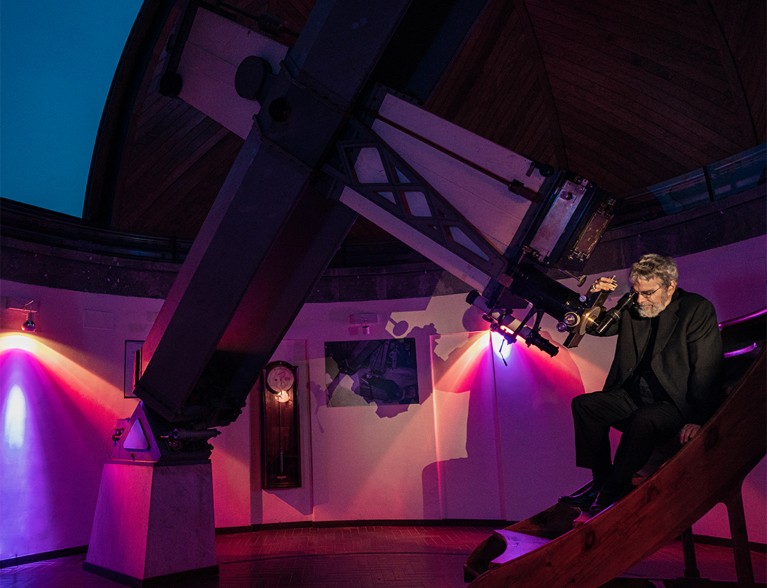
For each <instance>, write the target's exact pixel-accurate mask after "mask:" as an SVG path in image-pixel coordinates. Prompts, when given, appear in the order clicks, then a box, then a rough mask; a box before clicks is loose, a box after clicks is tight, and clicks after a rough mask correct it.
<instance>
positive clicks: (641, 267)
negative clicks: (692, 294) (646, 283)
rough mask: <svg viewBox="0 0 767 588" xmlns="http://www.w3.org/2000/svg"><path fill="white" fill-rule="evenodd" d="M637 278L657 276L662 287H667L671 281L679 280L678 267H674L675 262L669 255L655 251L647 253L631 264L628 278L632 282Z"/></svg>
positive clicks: (647, 278) (649, 278)
mask: <svg viewBox="0 0 767 588" xmlns="http://www.w3.org/2000/svg"><path fill="white" fill-rule="evenodd" d="M638 278H643V279H645V280H651V279H652V278H658V280H660V283H661V284H662V285H663V287H664V288H668V287H669V286H670V285H671V282H674V283H677V282H679V269H678V268H677V267H676V262H675V261H674V260H673V259H671V258H670V257H665V256H663V255H658V254H657V253H647V254H645V255H643V256H642V257H640V258H639V261H637V262H636V263H635V264H634V265H632V266H631V273H630V274H629V279H630V280H631V282H632V283H634V282H636V281H637V279H638Z"/></svg>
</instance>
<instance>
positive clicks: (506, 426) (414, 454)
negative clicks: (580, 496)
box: [0, 237, 767, 560]
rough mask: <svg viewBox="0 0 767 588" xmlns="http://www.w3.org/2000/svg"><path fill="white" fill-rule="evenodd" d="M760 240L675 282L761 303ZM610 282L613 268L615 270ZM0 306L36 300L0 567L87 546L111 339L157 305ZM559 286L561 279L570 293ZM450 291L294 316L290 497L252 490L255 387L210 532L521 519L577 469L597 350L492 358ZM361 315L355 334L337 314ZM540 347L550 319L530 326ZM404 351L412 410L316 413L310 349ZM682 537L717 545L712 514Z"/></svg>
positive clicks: (8, 477) (6, 348)
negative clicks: (372, 318)
mask: <svg viewBox="0 0 767 588" xmlns="http://www.w3.org/2000/svg"><path fill="white" fill-rule="evenodd" d="M766 245H767V239H766V238H765V237H760V238H757V239H751V240H749V241H745V242H742V243H738V244H735V245H731V246H728V247H724V248H720V249H715V250H711V251H708V252H704V253H699V254H695V255H690V256H685V257H682V258H680V259H678V262H679V266H680V272H681V280H680V281H681V285H682V287H684V288H685V289H688V290H691V291H695V292H698V293H700V294H703V295H705V296H707V297H709V298H710V299H711V300H712V301H713V302H714V304H715V306H716V308H717V311H718V313H719V318H720V320H721V319H728V318H733V317H736V316H740V315H743V314H746V313H749V312H751V311H754V310H756V309H758V308H762V307H764V306H765V304H767V300H766V297H765V292H766V291H767V290H766V289H765V278H766V276H767V271H766V270H765V265H766V264H765V250H766V249H767V248H766ZM610 273H617V274H618V276H619V278H620V277H621V276H623V277H624V279H625V270H621V269H620V268H616V270H615V272H612V271H611V272H610ZM0 285H1V286H2V295H3V296H6V297H7V296H10V297H16V296H28V297H30V298H35V299H36V300H40V304H41V306H40V312H39V313H38V322H39V324H40V328H39V332H38V333H36V334H35V335H23V334H21V333H20V331H18V329H17V327H18V325H17V323H19V324H20V322H21V320H19V319H22V318H23V317H21V316H19V315H18V313H12V312H9V311H4V312H3V313H2V323H0V329H1V330H0V418H2V419H3V435H2V438H0V443H1V444H0V476H2V480H0V510H1V511H2V520H3V525H2V526H0V560H6V559H10V558H13V557H17V556H24V555H29V554H36V553H44V552H47V551H53V550H57V549H63V548H68V547H77V546H82V545H85V544H86V543H87V541H88V539H89V535H90V525H91V521H92V518H93V511H94V508H95V501H96V494H97V491H98V486H99V479H100V474H101V465H102V464H103V463H104V461H105V460H106V459H108V457H109V452H110V449H111V445H112V441H111V434H112V430H113V428H114V424H115V421H116V419H118V418H125V417H128V416H129V415H130V414H131V413H132V410H133V406H135V403H136V400H135V399H125V398H123V389H122V388H123V377H124V372H123V362H124V342H125V340H134V339H138V340H141V339H143V338H144V336H145V335H146V333H147V332H148V330H149V328H150V326H151V324H152V321H153V320H154V316H155V315H156V313H157V311H158V310H159V307H160V305H161V301H158V300H152V299H135V298H125V297H119V296H108V295H96V294H87V293H82V292H72V291H67V290H51V289H47V288H42V287H36V286H29V285H26V284H19V283H13V282H7V281H2V282H0ZM568 285H570V287H573V286H572V284H568ZM463 298H464V297H463V296H462V295H457V296H443V297H435V298H432V299H406V300H392V301H373V302H362V303H333V304H307V305H305V306H304V308H303V309H302V310H301V312H300V314H299V316H298V317H297V319H296V321H295V322H294V324H293V326H292V327H291V329H290V331H289V332H288V334H287V336H286V338H285V340H284V341H283V343H282V344H281V346H280V348H279V349H278V350H277V352H276V353H275V356H274V357H275V359H284V360H287V361H291V362H292V363H294V364H296V365H297V366H298V368H299V374H298V377H299V385H300V387H301V396H300V403H301V404H300V410H301V434H302V439H301V440H302V458H303V460H302V466H303V481H304V483H303V485H302V487H301V488H296V489H284V490H269V491H264V490H261V484H260V471H259V470H260V461H259V447H258V445H259V441H258V436H259V435H258V423H259V412H258V404H259V403H258V395H257V394H258V392H257V391H255V392H254V393H253V394H251V397H250V401H249V405H248V409H247V410H246V411H245V412H244V414H243V415H242V416H241V417H240V418H239V419H238V420H237V421H236V422H235V423H233V424H232V425H230V426H229V427H226V428H225V429H224V430H223V432H222V435H220V436H219V437H217V438H216V439H214V445H215V447H216V449H215V451H214V452H213V475H214V500H215V508H216V525H217V526H218V527H238V526H249V525H251V524H260V523H271V522H300V521H329V520H371V519H387V520H403V519H441V518H448V519H463V518H480V519H504V520H514V519H519V518H522V517H525V516H527V515H529V514H531V513H532V512H534V511H537V510H539V509H540V508H541V507H543V506H546V505H548V504H550V503H551V502H552V501H553V500H555V499H556V497H557V496H558V495H560V494H561V493H563V492H566V491H568V490H570V489H572V488H574V487H575V486H577V485H578V484H580V483H581V482H583V481H584V480H585V479H586V478H587V477H588V474H587V473H586V472H584V471H581V470H578V469H577V468H575V467H574V466H573V465H572V461H573V448H572V426H571V422H570V414H569V400H570V398H571V397H572V396H573V395H575V394H577V393H580V392H583V391H587V390H595V389H598V388H599V387H600V386H601V384H602V381H603V379H604V375H605V371H606V369H607V367H608V365H609V362H610V359H611V355H612V345H613V344H614V343H613V342H612V341H611V340H604V339H596V338H587V339H585V340H584V341H583V342H582V343H581V345H580V346H579V347H578V348H577V349H574V350H566V349H562V350H561V351H560V353H559V354H558V355H557V356H556V357H555V358H550V357H549V356H547V355H544V354H542V353H541V352H539V351H537V350H536V349H534V348H533V349H529V348H527V347H525V346H524V345H521V344H517V345H516V346H514V347H513V348H512V350H511V356H510V357H509V358H508V359H507V360H506V363H507V364H508V366H506V365H504V363H503V361H502V360H501V359H500V358H498V357H497V356H496V354H495V353H494V349H495V346H491V345H490V340H489V335H488V333H487V331H486V324H485V323H484V322H483V321H482V320H481V318H480V317H479V316H478V313H477V312H476V311H475V310H474V309H473V308H471V307H468V306H467V305H466V303H465V302H464V300H463ZM357 313H374V314H376V315H377V316H378V317H380V319H381V320H380V322H379V323H378V324H374V325H371V326H370V332H369V334H365V333H363V332H362V329H361V328H360V327H359V326H353V325H351V324H350V322H349V315H351V314H357ZM544 329H546V330H547V331H548V332H549V334H550V335H551V336H552V338H553V339H554V340H555V341H559V342H561V341H562V339H563V337H562V335H561V334H559V333H556V332H555V330H554V328H553V324H552V321H549V322H545V323H544ZM393 332H395V333H396V334H397V336H401V335H402V334H405V335H407V336H412V337H414V338H415V339H416V345H417V354H418V365H419V373H418V383H419V391H420V404H417V405H402V406H389V407H384V408H382V407H377V406H375V405H368V406H346V407H333V408H330V407H328V406H327V405H326V402H325V387H326V382H325V365H324V343H325V342H326V341H337V340H359V339H365V338H371V339H375V338H387V337H390V336H392V333H393ZM766 478H767V476H766V472H765V463H764V461H763V462H762V463H760V465H759V466H757V468H756V470H755V471H754V472H752V473H751V475H750V476H749V477H748V479H747V482H746V484H745V487H744V500H745V503H746V514H747V518H748V525H749V535H750V538H751V540H753V541H757V542H762V543H765V542H767V529H765V520H767V515H766V513H765V503H767V500H766V498H767V496H766V495H767V490H766V489H765V485H766V484H765V479H766ZM694 530H695V532H696V533H701V534H706V535H712V536H720V537H729V530H728V527H727V524H726V519H725V518H724V512H723V509H721V508H720V507H717V508H716V509H714V511H712V513H710V514H709V515H707V516H706V517H704V519H702V520H701V521H700V522H698V523H697V524H696V525H695V527H694Z"/></svg>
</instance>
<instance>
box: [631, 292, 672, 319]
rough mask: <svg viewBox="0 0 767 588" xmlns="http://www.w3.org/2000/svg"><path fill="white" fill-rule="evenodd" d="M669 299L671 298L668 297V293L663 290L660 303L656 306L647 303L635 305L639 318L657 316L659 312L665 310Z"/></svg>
mask: <svg viewBox="0 0 767 588" xmlns="http://www.w3.org/2000/svg"><path fill="white" fill-rule="evenodd" d="M670 299H671V297H670V296H669V295H668V292H667V291H666V290H663V292H661V295H660V302H658V303H657V304H656V303H653V302H649V301H643V302H642V303H641V304H640V303H637V311H638V312H639V316H642V317H644V318H652V317H654V316H658V315H659V314H660V313H661V312H663V311H664V310H666V307H667V306H668V303H669V301H670Z"/></svg>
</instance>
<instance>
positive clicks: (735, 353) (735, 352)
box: [724, 343, 758, 357]
mask: <svg viewBox="0 0 767 588" xmlns="http://www.w3.org/2000/svg"><path fill="white" fill-rule="evenodd" d="M757 347H758V345H757V344H756V343H751V345H747V346H746V347H741V348H740V349H733V350H732V351H728V352H727V353H725V354H724V356H725V357H737V356H738V355H744V354H746V353H748V352H749V351H753V350H754V349H756V348H757Z"/></svg>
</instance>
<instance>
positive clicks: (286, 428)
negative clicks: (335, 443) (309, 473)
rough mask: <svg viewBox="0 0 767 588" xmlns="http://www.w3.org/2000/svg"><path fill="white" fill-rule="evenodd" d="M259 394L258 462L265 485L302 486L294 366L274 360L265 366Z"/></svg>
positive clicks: (273, 486)
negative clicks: (259, 460) (259, 451)
mask: <svg viewBox="0 0 767 588" xmlns="http://www.w3.org/2000/svg"><path fill="white" fill-rule="evenodd" d="M262 381H263V388H264V389H263V391H262V394H261V398H262V401H261V465H262V486H263V487H264V488H293V487H297V486H300V485H301V457H300V443H299V429H298V399H297V398H296V367H295V366H293V365H291V364H289V363H287V362H285V361H274V362H271V363H269V364H268V365H267V366H266V367H265V368H264V373H263V379H262Z"/></svg>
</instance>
